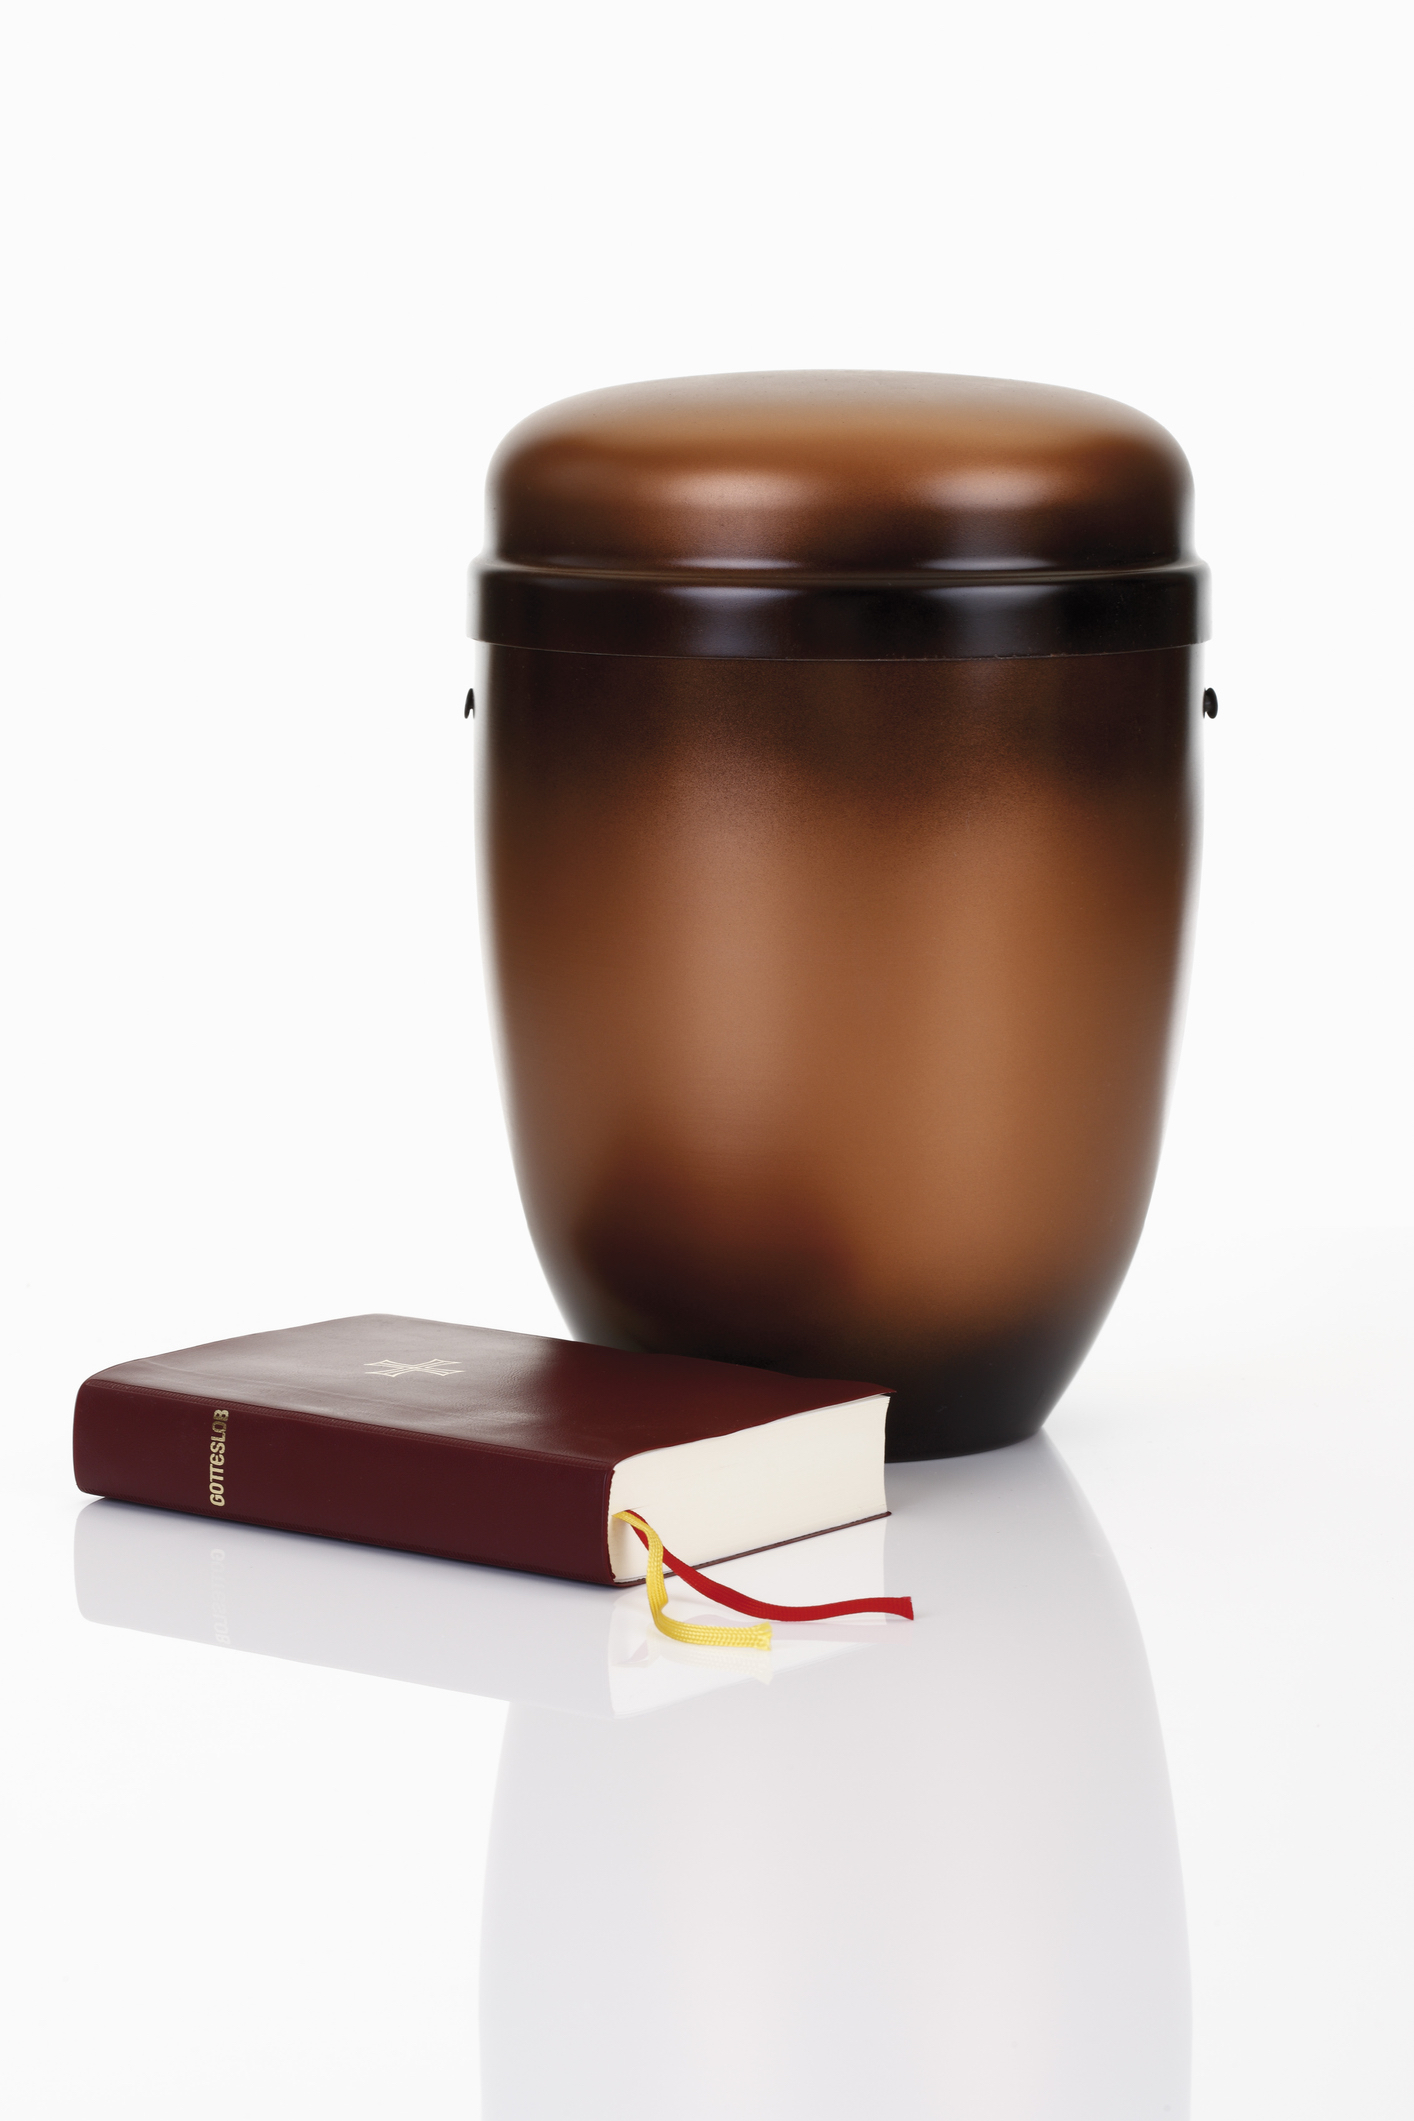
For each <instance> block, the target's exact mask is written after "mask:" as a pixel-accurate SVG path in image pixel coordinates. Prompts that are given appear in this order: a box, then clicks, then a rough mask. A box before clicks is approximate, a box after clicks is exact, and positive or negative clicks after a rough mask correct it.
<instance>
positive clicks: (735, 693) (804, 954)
mask: <svg viewBox="0 0 1414 2121" xmlns="http://www.w3.org/2000/svg"><path fill="white" fill-rule="evenodd" d="M1190 504H1191V482H1190V478H1189V473H1188V466H1187V464H1186V462H1185V460H1184V457H1183V455H1182V453H1181V451H1180V450H1179V449H1178V447H1177V445H1176V444H1175V443H1174V441H1173V440H1172V438H1171V437H1170V436H1169V435H1168V434H1167V433H1166V432H1165V431H1164V429H1163V428H1161V427H1159V426H1157V425H1156V424H1155V423H1154V422H1153V421H1152V420H1148V419H1146V418H1145V417H1144V416H1143V415H1142V414H1140V413H1137V412H1133V411H1131V410H1129V409H1128V408H1127V407H1125V406H1122V405H1117V404H1114V403H1112V402H1111V401H1109V400H1107V399H1104V398H1097V397H1091V396H1088V395H1086V394H1084V393H1082V392H1078V391H1070V390H1057V389H1048V388H1043V387H1041V386H1037V385H1031V384H1021V383H1005V382H993V381H988V380H985V379H981V378H975V377H962V376H932V375H906V374H877V375H876V374H855V373H838V374H837V373H819V374H815V373H805V374H772V375H744V376H709V377H688V378H683V379H679V380H675V381H669V382H662V383H650V384H638V385H632V386H629V387H626V388H623V389H616V390H602V391H595V392H592V393H590V394H589V395H587V396H584V397H580V398H573V399H569V400H567V401H566V402H565V403H563V404H560V405H554V406H551V407H549V408H548V409H547V410H546V411H544V412H541V413H537V414H536V415H534V416H533V417H532V418H531V419H528V420H526V421H524V422H523V423H522V424H521V425H520V426H519V427H517V428H516V429H515V430H514V431H513V432H512V434H511V435H510V436H509V437H508V438H507V440H506V441H505V443H504V444H503V445H502V447H501V449H500V451H499V452H498V454H497V456H496V459H495V462H494V464H493V466H492V469H491V475H490V482H489V534H488V550H487V554H486V556H485V557H484V558H483V560H482V561H481V562H480V563H479V564H478V567H477V569H476V570H475V576H474V585H473V617H472V631H473V633H474V634H475V636H476V638H477V639H478V640H480V641H481V642H484V643H486V644H487V646H486V650H485V660H484V666H483V668H482V670H481V672H480V675H479V678H478V683H477V687H476V701H477V716H476V727H477V743H478V753H479V757H478V807H479V849H480V861H481V877H482V907H483V918H484V922H485V931H486V942H487V959H488V965H489V977H490V984H491V995H492V1006H493V1011H494V1015H495V1019H496V1023H497V1027H498V1037H499V1042H500V1053H501V1063H502V1070H503V1081H504V1089H505V1097H506V1105H507V1111H508V1115H509V1120H510V1129H511V1138H512V1144H513V1148H514V1153H515V1159H516V1168H517V1172H518V1175H519V1180H520V1186H521V1192H522V1195H523V1198H524V1201H525V1207H526V1213H527V1216H528V1218H529V1222H530V1228H531V1232H532V1234H533V1236H534V1239H535V1243H536V1246H537V1248H538V1250H539V1254H540V1258H541V1260H542V1262H543V1263H544V1267H545V1271H546V1273H547V1275H548V1277H549V1280H550V1283H551V1286H552V1288H553V1289H554V1292H555V1295H556V1297H557V1299H558V1301H559V1303H560V1305H561V1307H562V1309H563V1311H564V1313H565V1316H566V1318H567V1319H568V1320H569V1322H570V1325H571V1327H572V1329H573V1330H574V1331H575V1332H576V1333H577V1334H579V1335H581V1336H582V1337H583V1338H585V1339H589V1340H595V1341H603V1342H607V1343H609V1344H611V1345H613V1346H617V1347H625V1348H648V1349H662V1350H672V1351H677V1352H682V1353H691V1354H698V1355H714V1356H719V1357H725V1358H726V1359H728V1360H731V1361H739V1362H749V1363H758V1364H765V1365H774V1366H777V1367H779V1368H781V1369H785V1370H798V1371H801V1372H804V1373H807V1374H810V1375H813V1376H830V1375H836V1376H840V1377H853V1378H870V1379H874V1380H877V1381H879V1382H880V1383H883V1384H886V1385H888V1386H890V1387H891V1388H893V1389H894V1391H895V1394H896V1396H895V1399H894V1401H893V1405H892V1408H891V1411H890V1415H889V1455H890V1456H891V1457H893V1458H921V1457H933V1456H939V1455H943V1454H946V1453H952V1452H959V1451H973V1450H983V1449H987V1448H990V1447H992V1446H994V1445H998V1444H1005V1443H1011V1442H1014V1441H1016V1440H1017V1439H1019V1438H1021V1437H1024V1436H1028V1435H1030V1434H1031V1433H1032V1432H1033V1431H1034V1430H1036V1429H1037V1428H1038V1427H1039V1426H1040V1424H1041V1422H1042V1421H1043V1420H1044V1419H1045V1417H1046V1414H1047V1413H1048V1411H1049V1410H1050V1408H1051V1406H1052V1405H1053V1404H1054V1402H1055V1400H1056V1398H1057V1396H1058V1395H1059V1393H1060V1392H1061V1391H1062V1389H1063V1388H1064V1386H1065V1384H1066V1382H1067V1380H1068V1379H1069V1377H1070V1376H1071V1374H1072V1372H1073V1371H1074V1369H1075V1367H1076V1365H1077V1364H1078V1362H1079V1361H1080V1359H1081V1356H1082V1355H1083V1354H1084V1352H1085V1349H1086V1347H1087V1346H1088V1344H1089V1342H1090V1340H1091V1339H1092V1337H1093V1335H1094V1333H1095V1331H1096V1330H1097V1328H1098V1326H1099V1323H1100V1321H1101V1319H1102V1318H1103V1316H1104V1314H1105V1311H1106V1309H1107V1308H1108V1306H1109V1303H1110V1301H1111V1299H1112V1298H1113V1296H1114V1293H1115V1290H1116V1288H1117V1287H1118V1284H1119V1282H1120V1279H1121V1277H1122V1276H1123V1274H1124V1271H1125V1268H1126V1266H1127V1265H1128V1262H1129V1259H1130V1255H1131V1253H1132V1252H1133V1249H1134V1245H1135V1242H1136V1240H1137V1238H1138V1235H1139V1231H1140V1227H1141V1225H1142V1223H1143V1220H1144V1214H1145V1209H1146V1207H1147V1204H1148V1199H1149V1191H1150V1187H1151V1185H1152V1182H1153V1176H1154V1169H1155V1164H1156V1160H1157V1156H1158V1148H1159V1133H1160V1125H1161V1120H1162V1114H1163V1105H1164V1092H1165V1077H1166V1072H1167V1068H1168V1061H1169V1052H1170V1043H1171V1037H1172V1031H1173V1023H1174V1012H1175V998H1176V994H1177V990H1178V986H1179V979H1180V971H1181V965H1182V960H1183V954H1184V932H1185V922H1186V912H1187V907H1188V901H1189V891H1190V880H1191V876H1192V871H1193V864H1194V855H1195V851H1196V845H1197V793H1196V771H1195V769H1196V735H1197V731H1198V728H1199V716H1200V675H1199V651H1198V648H1197V643H1198V642H1199V641H1201V640H1202V639H1203V638H1205V635H1206V571H1205V570H1204V568H1203V567H1202V565H1201V563H1200V562H1198V561H1197V560H1195V559H1194V558H1193V556H1192V554H1191V552H1190V551H1189V544H1188V540H1189V515H1190Z"/></svg>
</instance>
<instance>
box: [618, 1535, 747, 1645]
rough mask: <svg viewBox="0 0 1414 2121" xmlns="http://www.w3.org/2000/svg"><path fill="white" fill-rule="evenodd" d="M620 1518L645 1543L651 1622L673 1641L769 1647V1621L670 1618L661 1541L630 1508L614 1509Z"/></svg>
mask: <svg viewBox="0 0 1414 2121" xmlns="http://www.w3.org/2000/svg"><path fill="white" fill-rule="evenodd" d="M620 1519H622V1521H623V1522H624V1523H625V1524H631V1525H633V1526H635V1527H636V1528H637V1530H638V1531H640V1532H641V1533H642V1534H643V1536H644V1538H645V1539H646V1540H647V1542H648V1603H649V1605H650V1606H651V1607H652V1608H653V1625H654V1626H655V1627H656V1628H658V1629H659V1630H660V1631H661V1632H662V1633H663V1634H664V1635H670V1636H671V1637H672V1639H673V1641H674V1642H700V1643H705V1644H707V1646H708V1647H709V1648H711V1649H720V1650H769V1649H770V1647H771V1623H770V1621H769V1620H758V1621H757V1623H756V1625H755V1627H754V1628H704V1627H698V1626H696V1625H694V1623H693V1622H692V1621H689V1620H670V1619H669V1618H668V1614H667V1604H668V1587H667V1585H666V1584H665V1583H664V1581H663V1542H662V1540H661V1539H660V1538H659V1537H658V1534H657V1533H656V1532H655V1531H654V1529H653V1527H652V1525H651V1524H647V1523H645V1522H644V1520H643V1518H641V1517H639V1516H638V1515H637V1514H636V1512H634V1511H633V1510H615V1512H614V1522H615V1523H616V1524H617V1523H618V1522H619V1521H620Z"/></svg>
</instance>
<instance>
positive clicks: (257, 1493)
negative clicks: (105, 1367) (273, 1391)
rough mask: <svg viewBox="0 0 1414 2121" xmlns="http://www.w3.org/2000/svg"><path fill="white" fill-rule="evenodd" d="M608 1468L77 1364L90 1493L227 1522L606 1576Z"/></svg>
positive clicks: (77, 1436) (78, 1474)
mask: <svg viewBox="0 0 1414 2121" xmlns="http://www.w3.org/2000/svg"><path fill="white" fill-rule="evenodd" d="M611 1475H612V1468H607V1467H602V1466H597V1465H594V1464H593V1463H590V1462H584V1463H578V1462H575V1461H573V1460H565V1459H562V1458H558V1457H550V1456H548V1455H545V1456H541V1455H539V1454H537V1453H535V1452H532V1451H517V1450H510V1449H504V1448H501V1447H498V1446H497V1445H494V1444H480V1443H469V1442H466V1441H464V1440H462V1439H461V1438H458V1437H449V1436H436V1435H429V1434H428V1433H427V1432H426V1431H425V1430H415V1429H391V1428H380V1427H378V1426H377V1425H376V1424H374V1423H372V1422H356V1421H345V1420H339V1419H335V1418H332V1417H329V1416H326V1415H319V1414H293V1413H287V1412H282V1411H279V1410H277V1409H272V1408H270V1407H254V1406H248V1405H245V1404H243V1403H242V1402H240V1401H239V1400H234V1399H233V1400H229V1401H223V1402H217V1401H216V1400H214V1399H206V1398H198V1397H195V1396H188V1395H186V1394H179V1393H170V1392H146V1391H144V1390H143V1389H142V1388H141V1387H140V1386H136V1385H130V1384H124V1383H121V1382H119V1381H117V1380H116V1379H111V1378H102V1377H97V1378H90V1379H89V1381H88V1383H87V1384H85V1385H83V1386H82V1387H81V1388H80V1390H79V1395H78V1400H77V1402H76V1404H75V1407H74V1478H75V1480H76V1481H77V1482H78V1485H79V1486H80V1487H81V1488H82V1489H83V1490H84V1492H85V1494H89V1495H108V1496H111V1497H112V1498H113V1499H114V1500H115V1501H118V1502H137V1503H145V1504H147V1505H148V1506H150V1507H152V1508H156V1509H161V1510H182V1511H185V1512H187V1513H188V1514H189V1515H192V1516H196V1517H207V1518H213V1519H218V1520H220V1521H222V1522H225V1523H235V1524H255V1525H263V1526H266V1527H267V1528H269V1529H270V1530H272V1531H279V1532H312V1533H315V1534H317V1535H319V1536H322V1537H324V1538H329V1539H350V1540H357V1541H358V1542H360V1543H361V1544H362V1545H365V1546H376V1547H394V1548H399V1549H401V1550H402V1551H403V1552H405V1553H410V1554H435V1555H437V1556H439V1557H440V1558H441V1559H443V1560H448V1561H474V1562H481V1563H485V1564H487V1565H489V1566H491V1567H493V1568H505V1569H527V1570H533V1571H534V1572H535V1573H536V1574H537V1575H544V1576H562V1577H567V1578H569V1579H570V1580H571V1581H573V1582H578V1583H603V1584H612V1583H613V1581H614V1578H613V1574H612V1571H611V1569H610V1566H609V1548H608V1539H607V1535H606V1520H607V1515H608V1501H609V1481H610V1478H611Z"/></svg>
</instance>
